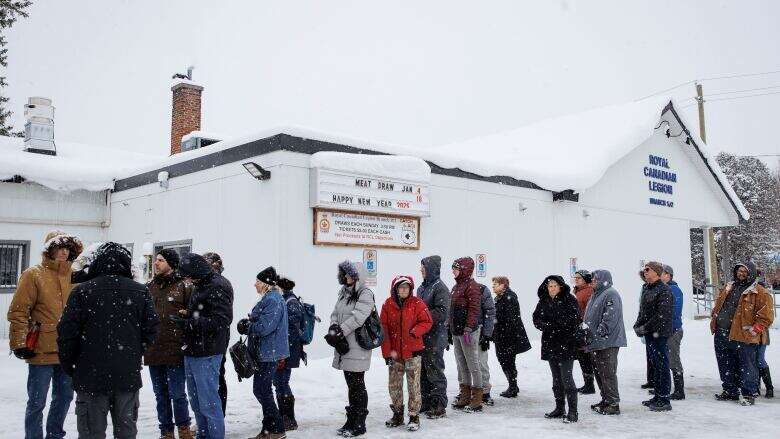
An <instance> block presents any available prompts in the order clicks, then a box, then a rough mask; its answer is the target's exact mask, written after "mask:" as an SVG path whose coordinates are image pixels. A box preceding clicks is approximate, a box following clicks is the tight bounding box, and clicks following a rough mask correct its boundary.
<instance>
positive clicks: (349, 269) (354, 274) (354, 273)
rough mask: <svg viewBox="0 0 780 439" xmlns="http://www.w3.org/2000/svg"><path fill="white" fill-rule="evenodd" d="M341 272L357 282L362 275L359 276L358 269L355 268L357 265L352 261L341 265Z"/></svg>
mask: <svg viewBox="0 0 780 439" xmlns="http://www.w3.org/2000/svg"><path fill="white" fill-rule="evenodd" d="M339 271H340V272H342V273H344V274H346V275H347V276H349V277H351V278H352V279H354V280H355V281H357V280H358V279H360V275H359V274H358V269H357V267H356V266H355V264H354V263H353V262H351V261H348V260H347V261H344V262H342V263H340V264H339Z"/></svg>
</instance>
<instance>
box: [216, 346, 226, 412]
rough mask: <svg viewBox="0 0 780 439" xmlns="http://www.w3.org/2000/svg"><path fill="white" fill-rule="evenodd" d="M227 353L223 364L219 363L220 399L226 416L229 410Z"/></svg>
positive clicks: (223, 358) (223, 357)
mask: <svg viewBox="0 0 780 439" xmlns="http://www.w3.org/2000/svg"><path fill="white" fill-rule="evenodd" d="M226 358H227V354H225V355H223V356H222V364H220V365H219V390H218V391H217V392H218V393H219V399H221V400H222V416H223V417H224V416H226V415H227V412H226V411H225V409H226V408H227V381H225V359H226Z"/></svg>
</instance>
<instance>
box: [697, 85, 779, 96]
mask: <svg viewBox="0 0 780 439" xmlns="http://www.w3.org/2000/svg"><path fill="white" fill-rule="evenodd" d="M773 88H780V85H771V86H769V87H761V88H748V89H745V90H732V91H721V92H717V93H707V95H708V96H720V95H727V94H734V93H747V92H749V91H760V90H771V89H773Z"/></svg>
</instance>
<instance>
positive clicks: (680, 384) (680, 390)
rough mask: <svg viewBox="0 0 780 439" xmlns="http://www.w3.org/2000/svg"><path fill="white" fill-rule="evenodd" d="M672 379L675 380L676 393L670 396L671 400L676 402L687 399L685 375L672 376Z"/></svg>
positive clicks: (676, 374)
mask: <svg viewBox="0 0 780 439" xmlns="http://www.w3.org/2000/svg"><path fill="white" fill-rule="evenodd" d="M672 378H673V379H674V392H672V394H671V395H669V399H671V400H674V401H679V400H681V399H685V378H684V377H683V374H681V373H679V374H678V373H675V374H672Z"/></svg>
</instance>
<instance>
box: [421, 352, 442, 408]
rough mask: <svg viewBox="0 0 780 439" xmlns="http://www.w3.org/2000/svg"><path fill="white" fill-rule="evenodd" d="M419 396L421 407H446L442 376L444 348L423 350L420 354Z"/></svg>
mask: <svg viewBox="0 0 780 439" xmlns="http://www.w3.org/2000/svg"><path fill="white" fill-rule="evenodd" d="M421 372H422V373H420V394H421V396H422V403H423V406H427V407H447V377H446V376H445V375H444V348H443V347H442V348H431V349H425V350H424V351H423V353H422V371H421Z"/></svg>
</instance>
